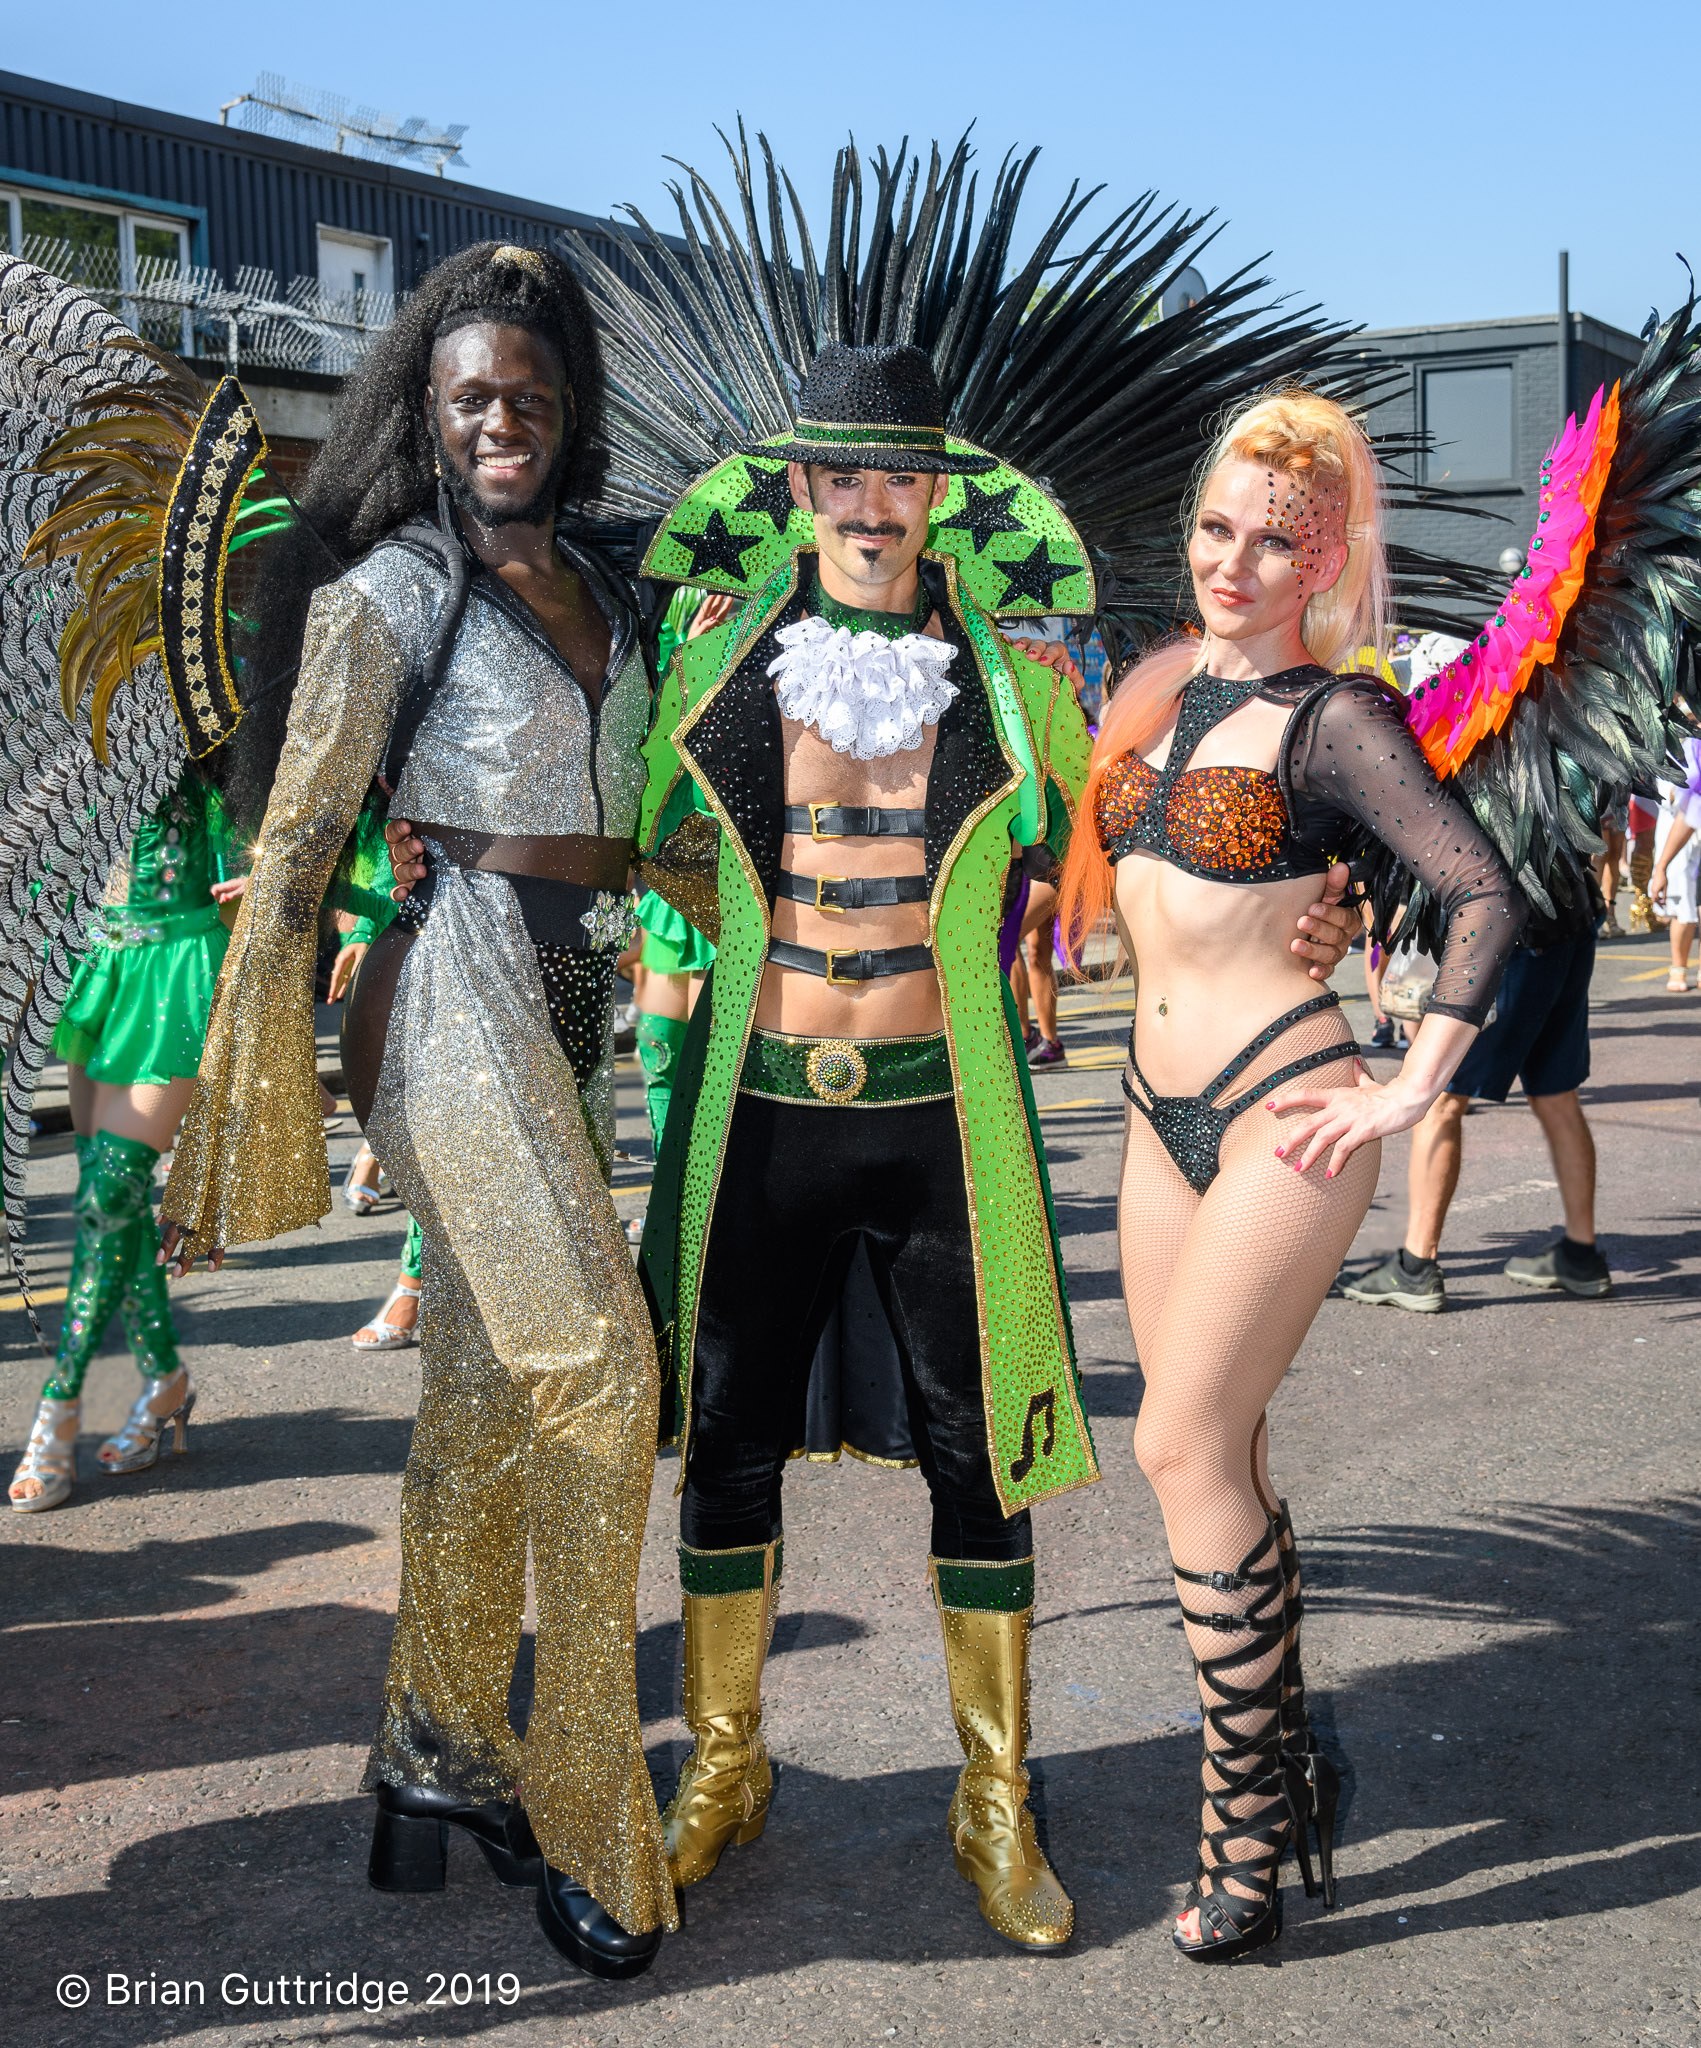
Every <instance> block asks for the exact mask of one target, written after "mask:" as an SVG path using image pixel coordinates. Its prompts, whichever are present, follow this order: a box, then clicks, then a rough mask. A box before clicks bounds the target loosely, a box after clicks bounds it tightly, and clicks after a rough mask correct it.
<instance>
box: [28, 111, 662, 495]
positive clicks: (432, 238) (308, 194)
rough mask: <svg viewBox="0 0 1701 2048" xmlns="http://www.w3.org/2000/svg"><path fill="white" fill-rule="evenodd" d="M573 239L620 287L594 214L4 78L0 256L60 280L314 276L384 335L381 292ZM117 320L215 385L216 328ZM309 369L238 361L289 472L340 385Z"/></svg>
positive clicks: (173, 320) (613, 250) (319, 369)
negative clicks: (21, 257)
mask: <svg viewBox="0 0 1701 2048" xmlns="http://www.w3.org/2000/svg"><path fill="white" fill-rule="evenodd" d="M569 228H572V229H577V230H579V231H580V232H581V233H583V234H584V235H585V236H586V237H587V238H588V239H589V240H590V241H591V243H592V244H593V246H594V247H595V248H596V249H597V252H598V253H599V255H601V256H602V257H603V259H604V260H605V261H606V262H607V263H609V264H610V265H611V266H612V267H613V268H615V269H617V270H622V271H626V272H628V274H629V273H630V265H629V259H628V258H627V257H626V254H625V247H624V242H623V238H622V235H621V231H620V230H619V229H618V228H617V227H615V226H614V225H613V224H612V223H611V222H609V221H607V220H604V219H599V218H597V217H596V216H594V215H590V214H582V213H574V212H570V211H569V210H567V209H566V208H564V207H559V206H546V205H544V204H542V203H541V202H539V201H537V200H531V199H517V198H515V197H513V196H512V195H511V194H508V193H505V192H487V191H483V190H481V189H480V188H479V187H477V186H475V185H463V184H460V183H458V182H457V181H455V180H454V179H450V178H440V177H433V176H431V175H429V174H428V173H426V172H423V171H418V170H413V169H409V168H406V167H404V166H400V165H391V164H386V163H380V162H374V161H370V160H368V159H366V158H363V157H356V156H343V155H339V154H337V153H336V152H334V151H332V150H326V149H314V148H310V147H308V146H306V145H304V144H302V143H299V142H293V141H289V140H287V139H285V138H283V137H279V136H273V135H266V134H260V133H256V132H253V131H251V130H248V129H245V128H229V127H221V126H220V125H219V124H218V123H216V122H212V121H193V120H187V119H185V118H184V117H183V116H181V115H178V114H165V113H160V112H158V111H156V110H155V109H153V108H150V107H137V106H130V105H127V104H126V103H125V102H123V101H121V100H110V99H102V98H99V97H97V96H96V95H94V94H92V93H86V92H77V91H74V90H72V89H71V88H70V87H68V86H62V85H50V84H48V83H46V82H45V81H43V80H41V79H36V78H23V77H19V76H18V75H17V74H16V73H13V72H6V71H0V248H7V249H10V250H11V251H12V252H13V253H15V254H29V255H31V257H32V260H34V261H38V262H44V263H48V264H50V265H52V266H53V267H55V268H57V267H58V265H59V262H60V261H62V260H66V257H63V256H56V255H54V254H49V253H40V252H42V251H44V250H46V249H47V248H49V246H50V245H51V246H52V247H54V248H57V249H59V250H61V251H65V252H67V253H68V259H69V261H70V264H71V267H69V268H68V269H67V270H66V273H65V274H66V275H69V276H75V277H78V278H81V279H90V280H92V279H99V280H101V281H102V282H104V283H105V284H106V285H108V286H109V287H117V288H118V289H119V290H120V292H121V291H122V290H124V289H134V288H135V286H136V284H137V279H138V270H139V267H143V268H144V269H145V266H147V265H149V264H150V263H151V264H154V265H166V266H170V267H172V268H175V267H176V266H178V265H183V266H196V267H198V268H202V269H205V270H210V271H214V272H217V273H219V274H220V276H221V277H222V278H223V279H224V280H227V281H231V282H236V281H238V280H239V279H241V277H242V275H243V273H244V272H250V273H252V272H269V273H271V274H272V275H273V276H274V277H275V278H276V280H277V282H278V290H279V291H287V290H288V289H289V287H290V286H291V285H292V283H293V282H294V281H295V280H298V279H306V280H310V281H312V283H314V284H315V285H317V286H318V287H319V288H320V289H321V290H322V291H323V292H325V293H327V294H330V295H333V296H334V297H336V298H338V299H339V300H340V301H341V302H342V303H343V304H344V305H345V306H347V307H352V308H354V309H356V315H357V317H358V318H360V319H362V320H363V321H369V322H370V324H371V325H382V324H383V322H384V321H386V320H387V319H388V318H389V307H390V295H391V294H392V293H398V292H405V291H407V290H408V289H409V288H410V287H411V286H413V285H414V284H415V283H416V282H417V281H418V279H419V278H420V276H421V275H422V274H423V273H424V272H425V271H426V270H428V269H430V267H431V266H432V264H434V263H436V262H438V261H440V260H441V259H442V258H443V257H445V256H448V255H451V254H452V253H453V252H454V251H455V250H456V249H460V248H464V247H465V246H466V245H467V244H468V243H469V242H478V241H487V240H500V241H505V242H520V243H530V244H539V245H542V244H547V243H549V242H551V241H552V240H553V239H554V238H555V237H556V236H557V235H558V234H560V233H561V232H562V230H564V229H569ZM109 302H111V303H120V301H119V300H117V299H112V298H110V297H109ZM364 306H369V307H370V308H371V309H372V310H370V311H368V312H367V313H365V314H361V313H359V310H358V309H360V308H362V307H364ZM124 317H125V318H126V319H129V320H131V321H132V322H133V324H139V325H141V326H142V329H143V332H145V333H147V334H148V336H149V338H150V339H152V340H156V341H160V342H162V343H163V344H164V345H165V346H167V347H171V348H175V349H178V350H179V351H181V352H183V353H189V354H194V355H196V356H198V357H199V356H206V357H208V358H209V360H208V362H207V365H206V369H207V373H208V374H209V375H212V374H216V368H217V366H218V361H219V356H220V348H219V338H218V334H217V331H216V326H215V327H213V328H208V327H206V326H205V325H203V326H201V327H197V325H196V323H195V322H194V321H193V320H191V319H190V318H189V317H188V316H187V315H186V314H175V313H167V314H166V315H165V316H164V319H163V322H162V321H161V320H160V319H158V318H153V319H142V318H140V317H139V316H138V314H137V312H136V310H135V308H134V307H133V306H131V305H129V304H128V303H125V304H124ZM309 365H310V366H309V367H293V368H279V367H276V366H275V364H268V363H266V362H265V361H263V360H262V361H254V360H252V359H251V358H249V359H244V360H243V361H242V363H241V375H242V380H243V383H244V385H245V387H246V388H247V390H248V392H249V395H250V396H251V397H252V399H253V401H254V404H255V407H256V409H257V411H258V412H259V415H260V420H261V424H262V425H263V426H264V427H265V429H266V433H267V437H268V439H269V440H270V441H271V443H272V448H273V455H274V458H275V460H276V464H277V466H278V468H279V469H280V470H281V472H282V473H283V474H284V475H285V476H289V475H291V474H292V473H294V472H297V471H298V470H299V469H300V468H301V466H302V465H303V464H305V462H306V461H308V460H309V459H310V457H311V455H312V451H313V448H314V446H315V445H316V443H317V442H319V441H320V440H322V439H323V438H324V435H325V433H326V431H327V429H328V427H329V424H330V417H331V406H332V403H333V400H334V398H335V395H336V392H337V390H338V388H339V387H340V384H341V378H340V377H339V376H336V375H328V374H324V369H325V366H324V365H323V364H312V360H311V356H310V357H309Z"/></svg>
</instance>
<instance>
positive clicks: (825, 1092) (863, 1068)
mask: <svg viewBox="0 0 1701 2048" xmlns="http://www.w3.org/2000/svg"><path fill="white" fill-rule="evenodd" d="M804 1078H805V1080H807V1081H808V1083H809V1087H810V1092H811V1093H812V1094H813V1095H815V1096H816V1097H817V1098H818V1099H819V1100H820V1101H822V1102H854V1101H855V1100H856V1098H857V1097H858V1096H859V1095H860V1094H861V1093H862V1091H863V1089H865V1088H866V1087H867V1086H868V1062H867V1060H865V1059H864V1058H863V1056H862V1054H861V1053H860V1052H858V1050H857V1049H856V1047H855V1046H854V1045H852V1044H851V1043H850V1041H849V1040H848V1039H844V1038H835V1039H832V1040H830V1041H829V1042H828V1043H827V1044H825V1045H817V1046H815V1047H813V1048H812V1049H811V1051H810V1054H809V1059H808V1062H807V1063H806V1065H805V1067H804Z"/></svg>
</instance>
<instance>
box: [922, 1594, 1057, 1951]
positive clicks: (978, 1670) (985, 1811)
mask: <svg viewBox="0 0 1701 2048" xmlns="http://www.w3.org/2000/svg"><path fill="white" fill-rule="evenodd" d="M1024 1563H1025V1570H1026V1574H1027V1583H1026V1586H1025V1588H1023V1589H1022V1590H1024V1591H1025V1592H1026V1601H1025V1604H1023V1605H1022V1606H1020V1607H1018V1608H1015V1609H1014V1610H1013V1611H1010V1612H1005V1613H993V1612H988V1611H987V1610H985V1609H983V1608H980V1607H964V1606H958V1605H956V1604H954V1601H955V1599H956V1598H957V1597H960V1596H961V1595H962V1594H964V1593H969V1594H971V1595H972V1594H974V1593H975V1592H976V1591H977V1589H978V1586H979V1585H980V1584H981V1583H982V1582H984V1585H985V1587H986V1589H987V1590H988V1591H990V1590H991V1587H992V1584H993V1581H992V1578H991V1576H990V1575H991V1574H994V1573H997V1574H999V1575H1001V1577H1002V1578H1003V1579H1004V1580H1005V1581H1006V1582H1009V1581H1012V1580H1018V1579H1019V1578H1020V1575H1021V1573H1022V1572H1023V1570H1024V1566H1023V1565H1003V1564H965V1563H961V1562H957V1561H954V1560H951V1559H940V1558H936V1557H934V1558H929V1559H928V1571H929V1574H930V1576H931V1578H932V1580H933V1597H934V1600H935V1602H936V1603H937V1605H938V1608H939V1625H940V1627H941V1629H942V1630H943V1631H944V1636H945V1673H946V1677H947V1678H948V1680H949V1682H950V1686H951V1715H952V1718H953V1719H954V1720H955V1722H956V1724H957V1739H958V1740H959V1741H960V1742H961V1743H962V1745H963V1754H964V1756H965V1757H966V1758H967V1759H968V1761H967V1762H966V1763H965V1764H964V1765H963V1771H962V1776H961V1777H960V1778H959V1779H958V1780H957V1790H956V1793H955V1795H954V1796H953V1798H952V1800H951V1811H950V1815H949V1826H950V1829H951V1848H952V1852H953V1854H954V1855H955V1857H956V1861H957V1872H958V1875H959V1876H961V1877H966V1878H967V1879H968V1880H969V1882H970V1883H971V1884H972V1885H973V1886H974V1887H975V1889H976V1891H978V1892H979V1893H980V1910H981V1914H982V1917H983V1918H984V1919H985V1920H986V1922H987V1924H988V1925H989V1926H990V1927H991V1928H993V1930H994V1931H995V1932H996V1933H999V1934H1001V1935H1003V1937H1004V1939H1005V1940H1006V1941H1013V1942H1014V1943H1015V1944H1016V1945H1017V1947H1018V1948H1029V1949H1053V1948H1061V1947H1062V1946H1063V1944H1064V1943H1065V1942H1066V1941H1067V1940H1068V1939H1069V1937H1070V1936H1071V1935H1072V1934H1073V1933H1074V1931H1075V1907H1074V1903H1073V1901H1072V1900H1071V1899H1070V1897H1069V1894H1068V1893H1067V1892H1066V1891H1065V1890H1064V1889H1063V1886H1062V1885H1061V1884H1060V1883H1059V1882H1058V1878H1057V1873H1056V1872H1055V1871H1054V1870H1053V1869H1052V1867H1051V1865H1050V1864H1049V1863H1048V1862H1047V1861H1046V1860H1045V1855H1044V1853H1043V1851H1042V1850H1041V1848H1040V1845H1039V1841H1038V1838H1037V1837H1036V1836H1035V1834H1034V1817H1033V1815H1032V1814H1031V1813H1030V1812H1029V1811H1028V1773H1027V1767H1026V1764H1025V1762H1024V1759H1025V1757H1026V1755H1027V1747H1028V1637H1029V1633H1030V1631H1031V1629H1032V1627H1033V1614H1034V1610H1033V1592H1032V1584H1033V1581H1032V1572H1033V1564H1032V1560H1031V1559H1029V1560H1025V1561H1024ZM965 1575H969V1576H967V1578H966V1579H965Z"/></svg>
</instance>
